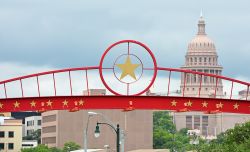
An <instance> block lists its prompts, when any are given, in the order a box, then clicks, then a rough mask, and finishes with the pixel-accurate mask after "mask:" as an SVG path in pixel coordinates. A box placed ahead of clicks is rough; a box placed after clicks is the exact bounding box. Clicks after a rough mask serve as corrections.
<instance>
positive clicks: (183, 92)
mask: <svg viewBox="0 0 250 152" xmlns="http://www.w3.org/2000/svg"><path fill="white" fill-rule="evenodd" d="M186 75H187V74H186V72H184V86H183V90H182V96H183V97H184V95H185V87H186Z"/></svg>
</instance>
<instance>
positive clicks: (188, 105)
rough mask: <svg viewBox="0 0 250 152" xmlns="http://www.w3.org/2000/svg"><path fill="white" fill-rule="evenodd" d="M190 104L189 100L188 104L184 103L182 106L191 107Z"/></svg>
mask: <svg viewBox="0 0 250 152" xmlns="http://www.w3.org/2000/svg"><path fill="white" fill-rule="evenodd" d="M192 104H193V103H192V102H191V101H190V100H189V101H188V102H185V103H184V106H186V107H192Z"/></svg>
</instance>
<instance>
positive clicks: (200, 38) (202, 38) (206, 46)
mask: <svg viewBox="0 0 250 152" xmlns="http://www.w3.org/2000/svg"><path fill="white" fill-rule="evenodd" d="M188 51H189V52H200V51H205V52H215V51H216V49H215V45H214V42H213V41H212V40H211V39H210V38H209V37H208V36H207V34H206V32H205V21H204V19H203V17H202V16H201V17H200V19H199V23H198V33H197V35H196V36H195V37H194V38H193V39H192V40H191V42H190V43H189V44H188Z"/></svg>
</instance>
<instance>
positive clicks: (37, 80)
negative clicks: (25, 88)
mask: <svg viewBox="0 0 250 152" xmlns="http://www.w3.org/2000/svg"><path fill="white" fill-rule="evenodd" d="M36 83H37V90H38V96H39V97H40V96H41V94H40V85H39V79H38V76H36Z"/></svg>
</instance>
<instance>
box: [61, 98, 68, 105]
mask: <svg viewBox="0 0 250 152" xmlns="http://www.w3.org/2000/svg"><path fill="white" fill-rule="evenodd" d="M62 103H63V107H64V106H68V101H67V100H66V99H65V100H64V101H63V102H62Z"/></svg>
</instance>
